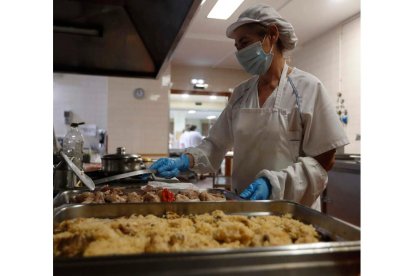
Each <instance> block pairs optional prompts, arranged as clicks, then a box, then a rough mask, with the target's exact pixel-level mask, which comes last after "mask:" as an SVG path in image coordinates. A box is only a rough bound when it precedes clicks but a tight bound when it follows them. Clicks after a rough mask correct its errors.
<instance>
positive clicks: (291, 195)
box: [186, 68, 349, 207]
mask: <svg viewBox="0 0 414 276" xmlns="http://www.w3.org/2000/svg"><path fill="white" fill-rule="evenodd" d="M289 77H290V79H291V80H292V82H293V83H294V85H295V87H296V89H297V91H298V94H299V95H298V96H299V103H300V114H298V112H297V111H296V112H294V110H298V109H297V108H296V107H297V102H296V96H295V94H294V93H292V87H291V86H290V85H285V86H284V88H283V93H281V97H282V98H281V99H279V101H280V106H281V110H282V111H283V110H285V112H286V116H287V122H288V123H287V124H288V125H287V126H286V131H285V132H283V133H280V135H286V137H283V138H284V139H287V140H288V141H289V149H290V150H291V153H292V162H291V164H289V165H288V166H286V167H283V168H280V169H278V170H266V169H264V170H261V171H257V172H254V174H255V177H256V178H257V177H261V176H265V177H266V178H268V179H269V181H270V183H271V185H272V188H273V189H272V195H271V199H289V200H293V201H296V202H299V203H302V204H305V205H308V206H312V207H314V206H313V205H314V203H315V202H316V199H318V197H319V196H320V194H321V193H322V191H323V190H324V189H325V187H326V183H327V180H328V175H327V172H326V171H325V170H324V169H323V168H322V166H320V164H319V163H318V161H316V160H315V159H314V158H312V156H317V155H319V154H322V153H324V152H327V151H329V150H332V149H335V148H338V147H341V146H344V145H346V144H348V143H349V141H348V138H347V137H346V134H345V132H344V130H343V128H342V126H341V124H340V122H339V119H338V116H337V115H336V112H335V109H334V107H333V104H332V102H331V100H330V98H329V95H328V94H327V92H326V90H325V88H324V86H323V85H322V83H321V82H320V81H319V79H317V78H316V77H315V76H313V75H311V74H309V73H307V72H304V71H302V70H299V69H297V68H293V70H292V72H291V73H290V74H289ZM258 78H259V76H254V77H252V78H251V79H249V80H247V81H245V82H243V83H241V84H240V85H238V86H237V87H236V88H235V89H234V92H233V95H232V97H231V99H230V101H229V103H228V105H227V106H226V108H225V109H224V110H223V112H222V114H221V115H220V117H219V118H218V119H217V122H216V123H215V124H214V125H213V127H212V128H211V129H210V132H209V136H208V137H207V138H205V139H204V140H203V142H202V143H201V145H199V146H198V147H194V148H188V149H186V152H188V153H190V154H192V155H193V156H194V167H193V170H194V171H196V172H198V173H207V172H215V171H217V170H218V168H219V166H220V164H221V162H222V159H223V158H224V155H225V154H226V152H227V151H228V150H231V149H232V148H233V142H234V135H233V134H234V133H235V131H234V126H235V125H234V123H235V118H236V117H237V114H238V112H239V111H240V110H241V109H245V108H259V101H258V90H257V82H258ZM276 90H277V89H275V91H274V93H272V94H271V95H270V96H269V97H268V99H267V100H266V102H265V103H264V105H263V107H262V108H271V107H272V106H273V105H274V103H275V99H276V97H277V96H278V95H277V93H276ZM275 140H277V139H275ZM301 141H302V147H301V148H300V144H301ZM257 143H260V141H257ZM300 153H302V154H300ZM266 154H267V152H260V155H261V156H265V155H266ZM234 155H235V157H236V155H237V152H236V151H235V152H234ZM254 158H260V157H254ZM253 180H254V179H246V182H249V183H243V184H241V183H237V187H235V188H238V192H241V191H242V190H243V189H244V188H246V187H247V186H248V184H250V183H251V182H252V181H253ZM232 184H233V183H232ZM232 188H233V189H234V187H232Z"/></svg>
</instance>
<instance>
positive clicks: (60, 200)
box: [53, 187, 243, 208]
mask: <svg viewBox="0 0 414 276" xmlns="http://www.w3.org/2000/svg"><path fill="white" fill-rule="evenodd" d="M111 188H115V187H111ZM139 189H140V188H137V187H125V188H124V189H123V191H124V192H134V191H137V190H139ZM169 190H170V191H172V192H174V193H176V192H178V191H179V190H181V189H169ZM182 190H188V189H182ZM197 191H199V192H203V191H207V192H210V193H220V194H223V195H224V196H225V197H226V200H243V199H242V198H241V197H239V196H238V195H237V194H235V193H233V192H230V191H227V190H222V189H198V190H197ZM84 192H90V191H87V190H67V191H63V192H60V193H58V194H57V195H56V196H55V197H54V199H53V208H56V207H59V206H61V205H65V204H79V203H74V202H73V201H72V198H73V197H74V196H76V195H79V194H81V193H84ZM145 203H146V202H145ZM92 204H96V203H92ZM102 204H110V203H102ZM114 204H120V203H114Z"/></svg>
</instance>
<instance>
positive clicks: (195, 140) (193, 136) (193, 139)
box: [185, 130, 203, 148]
mask: <svg viewBox="0 0 414 276" xmlns="http://www.w3.org/2000/svg"><path fill="white" fill-rule="evenodd" d="M202 141H203V136H201V134H200V133H199V132H198V131H195V130H190V131H189V132H188V134H187V143H188V144H187V145H186V146H185V147H186V148H188V147H196V146H198V145H200V144H201V142H202Z"/></svg>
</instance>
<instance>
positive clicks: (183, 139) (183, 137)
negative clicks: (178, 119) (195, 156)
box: [179, 125, 190, 149]
mask: <svg viewBox="0 0 414 276" xmlns="http://www.w3.org/2000/svg"><path fill="white" fill-rule="evenodd" d="M189 132H190V125H186V126H185V129H184V130H183V133H181V135H180V142H179V147H180V149H185V148H186V147H187V145H188V133H189Z"/></svg>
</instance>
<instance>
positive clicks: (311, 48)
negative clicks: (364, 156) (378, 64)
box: [291, 16, 361, 153]
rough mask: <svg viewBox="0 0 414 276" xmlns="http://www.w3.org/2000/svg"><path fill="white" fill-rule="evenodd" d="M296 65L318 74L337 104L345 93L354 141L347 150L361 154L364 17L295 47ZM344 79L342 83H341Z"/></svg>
mask: <svg viewBox="0 0 414 276" xmlns="http://www.w3.org/2000/svg"><path fill="white" fill-rule="evenodd" d="M291 61H292V65H293V66H295V67H298V68H299V69H302V70H304V71H307V72H309V73H311V74H313V75H315V76H316V77H318V78H319V79H320V80H321V81H322V83H323V84H324V85H325V87H326V88H327V90H328V92H329V93H330V96H331V98H332V102H333V104H335V105H336V99H337V93H338V92H339V91H341V92H342V95H343V96H342V97H343V99H345V107H346V109H347V110H348V117H349V122H348V125H346V126H344V127H345V130H346V133H347V134H348V138H349V140H350V142H351V144H349V145H347V146H345V153H360V142H359V141H355V137H356V135H357V134H360V133H361V132H360V131H361V130H360V17H359V16H358V17H356V18H353V19H352V20H350V21H347V22H346V23H344V24H342V25H340V26H338V27H336V28H334V29H333V30H331V31H329V32H327V33H325V34H323V35H322V36H320V37H318V38H316V39H314V40H312V41H310V42H308V43H306V44H305V45H303V46H302V47H301V48H299V49H297V50H295V51H294V52H293V53H292V56H291ZM341 80H342V83H341Z"/></svg>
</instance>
